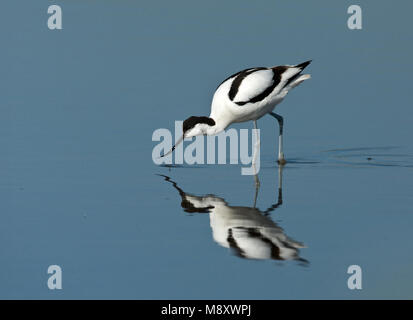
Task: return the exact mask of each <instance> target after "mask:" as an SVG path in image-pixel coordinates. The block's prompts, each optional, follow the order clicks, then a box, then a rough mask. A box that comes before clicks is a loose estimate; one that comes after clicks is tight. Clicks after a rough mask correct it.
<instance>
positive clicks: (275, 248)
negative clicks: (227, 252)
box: [162, 167, 307, 263]
mask: <svg viewBox="0 0 413 320" xmlns="http://www.w3.org/2000/svg"><path fill="white" fill-rule="evenodd" d="M280 168H281V167H280ZM280 174H281V169H280ZM162 177H164V178H165V180H166V181H168V182H170V183H172V185H173V186H174V188H175V189H176V190H178V192H179V195H180V196H181V198H182V202H181V206H182V208H183V209H184V211H185V212H188V213H209V217H210V223H211V228H212V235H213V238H214V240H215V241H216V242H218V243H219V244H220V245H221V246H223V247H226V248H231V249H233V251H234V252H235V254H236V255H238V256H240V257H242V258H248V259H274V260H297V261H300V262H304V263H306V262H307V261H306V260H305V259H302V258H300V256H299V249H300V248H304V245H303V244H302V243H300V242H297V241H295V240H293V239H291V238H289V237H288V236H287V235H286V234H285V233H284V231H283V229H282V228H281V227H279V226H278V225H277V224H276V223H275V222H274V221H273V220H272V219H271V218H270V217H269V214H270V213H271V212H272V211H273V210H275V209H276V208H277V207H278V206H280V205H281V204H282V189H281V188H280V189H279V199H278V202H277V203H276V204H274V205H272V206H271V207H270V208H268V209H267V210H265V211H260V210H259V209H257V208H256V207H255V204H254V207H237V206H230V205H228V203H227V202H226V201H225V200H224V199H222V198H220V197H217V196H215V195H205V196H195V195H191V194H188V193H186V192H184V191H183V190H182V189H181V188H180V187H179V186H178V185H177V184H176V182H174V181H172V180H171V179H170V178H169V177H167V176H164V175H162ZM280 181H281V176H280ZM256 195H257V194H256ZM256 195H255V198H256ZM254 202H255V200H254Z"/></svg>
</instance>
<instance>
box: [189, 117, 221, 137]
mask: <svg viewBox="0 0 413 320" xmlns="http://www.w3.org/2000/svg"><path fill="white" fill-rule="evenodd" d="M198 123H204V124H207V125H209V126H214V125H215V121H214V119H212V118H208V117H195V116H192V117H189V118H188V119H186V120H185V121H184V123H183V126H182V129H183V132H184V134H185V133H187V132H188V131H189V130H191V129H193V128H194V127H195V126H196V125H197V124H198Z"/></svg>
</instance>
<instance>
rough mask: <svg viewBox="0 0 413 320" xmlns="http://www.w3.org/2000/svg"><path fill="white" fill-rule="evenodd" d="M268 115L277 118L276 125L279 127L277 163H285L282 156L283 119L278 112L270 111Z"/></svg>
mask: <svg viewBox="0 0 413 320" xmlns="http://www.w3.org/2000/svg"><path fill="white" fill-rule="evenodd" d="M270 115H272V116H273V117H274V118H275V119H277V121H278V125H279V127H280V133H279V136H278V163H279V164H281V165H283V164H285V163H286V161H285V158H284V152H283V129H284V119H283V117H281V116H280V115H279V114H276V113H274V112H270Z"/></svg>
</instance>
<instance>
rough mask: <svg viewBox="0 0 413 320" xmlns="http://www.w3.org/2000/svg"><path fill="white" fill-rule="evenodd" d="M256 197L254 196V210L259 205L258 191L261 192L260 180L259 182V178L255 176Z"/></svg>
mask: <svg viewBox="0 0 413 320" xmlns="http://www.w3.org/2000/svg"><path fill="white" fill-rule="evenodd" d="M254 177H255V179H256V180H255V195H254V208H255V207H256V205H257V198H258V191H259V190H260V180H258V176H257V175H255V176H254Z"/></svg>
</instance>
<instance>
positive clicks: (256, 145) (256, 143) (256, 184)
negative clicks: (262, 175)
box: [252, 120, 261, 200]
mask: <svg viewBox="0 0 413 320" xmlns="http://www.w3.org/2000/svg"><path fill="white" fill-rule="evenodd" d="M253 122H254V129H258V127H257V120H254V121H253ZM255 134H256V136H255V138H256V139H255V147H254V156H253V158H252V166H253V168H254V171H255V172H256V166H255V164H256V160H257V153H258V152H259V147H260V143H261V142H260V140H259V137H258V133H257V131H255ZM254 180H255V186H257V187H259V185H260V180H259V179H258V174H257V173H255V175H254ZM256 194H258V192H256ZM255 200H256V199H255Z"/></svg>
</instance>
